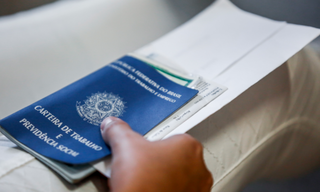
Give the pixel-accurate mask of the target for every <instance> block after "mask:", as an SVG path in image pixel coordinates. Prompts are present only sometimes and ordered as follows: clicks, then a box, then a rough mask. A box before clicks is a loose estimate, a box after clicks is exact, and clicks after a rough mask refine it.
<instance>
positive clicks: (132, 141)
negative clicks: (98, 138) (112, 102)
mask: <svg viewBox="0 0 320 192" xmlns="http://www.w3.org/2000/svg"><path fill="white" fill-rule="evenodd" d="M101 134H102V137H103V139H104V141H105V142H106V143H107V144H108V145H109V146H110V147H111V149H112V167H111V171H112V172H111V178H110V179H109V187H110V190H111V191H112V192H149V191H150V192H208V191H210V189H211V187H212V185H213V178H212V175H211V173H210V172H209V171H208V169H207V167H206V165H205V163H204V159H203V147H202V145H201V144H200V143H199V142H198V141H197V140H195V139H194V138H193V137H191V136H189V135H187V134H181V135H176V136H172V137H170V138H167V139H165V140H161V141H155V142H150V141H147V140H146V139H145V138H143V137H142V136H141V135H139V134H138V133H136V132H134V131H132V129H131V128H130V126H129V125H128V124H127V123H126V122H124V121H122V120H121V119H118V118H115V117H108V118H106V119H105V120H104V121H103V122H102V124H101Z"/></svg>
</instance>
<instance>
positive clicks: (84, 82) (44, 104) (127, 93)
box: [0, 55, 225, 183]
mask: <svg viewBox="0 0 320 192" xmlns="http://www.w3.org/2000/svg"><path fill="white" fill-rule="evenodd" d="M204 87H206V89H204ZM208 89H209V90H211V92H208ZM212 90H214V91H213V92H212ZM223 91H225V88H224V87H223V86H217V85H214V88H212V87H211V88H210V86H209V84H208V83H207V82H204V81H203V80H201V78H200V77H194V76H193V77H192V76H186V75H183V74H179V73H178V72H174V70H172V69H169V68H168V67H166V66H164V65H161V64H159V63H158V62H156V61H155V60H152V58H151V59H150V58H149V59H148V58H141V57H139V56H137V55H127V56H124V57H122V58H120V59H118V60H116V61H114V62H112V63H110V64H109V65H106V66H105V67H103V68H101V69H99V70H97V71H96V72H94V73H92V74H90V75H88V76H86V77H84V78H82V79H80V80H78V81H76V82H74V83H72V84H70V85H68V86H66V87H64V88H62V89H61V90H59V91H57V92H55V93H53V94H51V95H49V96H47V97H45V98H43V99H41V100H39V101H37V102H35V103H33V104H31V105H29V106H27V107H25V108H23V109H21V110H20V111H17V112H16V113H14V114H12V115H10V116H8V117H6V118H4V119H2V120H0V126H1V128H0V130H1V132H2V133H3V134H4V135H5V136H6V137H8V138H9V139H10V140H11V141H13V142H14V143H16V144H17V145H18V146H20V147H21V148H23V149H24V150H26V151H28V152H29V153H31V154H32V155H34V156H35V157H36V158H38V159H39V160H40V161H42V162H44V163H45V164H46V165H48V166H49V167H51V168H52V169H53V170H55V171H56V172H57V173H59V174H60V175H61V176H62V177H64V178H65V179H66V180H67V181H69V182H71V183H75V182H78V181H80V180H81V179H83V178H85V177H86V176H87V175H89V174H91V173H92V172H94V171H95V170H94V168H93V167H92V166H90V165H89V164H88V163H90V162H93V161H97V160H99V159H101V158H103V157H105V156H108V155H110V154H111V151H110V148H109V147H108V146H107V145H106V144H105V143H104V141H103V139H102V137H101V134H100V124H101V122H102V121H103V119H105V118H106V117H109V116H115V117H119V118H121V119H122V120H124V121H126V122H127V123H128V124H129V125H130V126H131V127H132V129H133V130H134V131H136V132H138V133H140V134H141V135H145V136H146V137H147V138H149V139H150V140H157V139H161V138H162V137H163V136H165V134H167V133H168V132H169V131H170V130H172V129H174V127H176V126H178V125H179V124H181V123H182V122H183V121H184V120H185V119H187V118H188V117H189V116H190V115H192V114H194V113H195V112H196V111H197V110H199V109H200V108H201V107H203V106H204V105H205V104H206V103H208V102H209V100H212V99H213V98H215V97H217V96H218V95H220V94H221V93H222V92H223ZM206 92H207V93H208V94H203V93H206ZM198 93H202V95H201V94H198ZM206 97H208V98H209V97H212V98H211V99H210V98H209V100H208V99H207V98H206ZM202 100H206V102H201V101H202ZM190 101H192V102H190ZM197 103H199V104H197ZM201 103H202V104H201ZM195 106H198V107H196V108H197V109H196V108H194V107H195ZM198 108H199V109H198ZM154 128H158V129H154Z"/></svg>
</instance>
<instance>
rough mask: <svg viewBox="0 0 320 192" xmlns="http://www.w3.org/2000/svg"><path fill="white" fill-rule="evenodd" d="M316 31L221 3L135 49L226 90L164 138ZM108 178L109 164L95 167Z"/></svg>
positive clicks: (246, 83) (289, 53)
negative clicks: (168, 62)
mask: <svg viewBox="0 0 320 192" xmlns="http://www.w3.org/2000/svg"><path fill="white" fill-rule="evenodd" d="M319 34H320V30H319V29H315V28H311V27H305V26H298V25H292V24H287V23H285V22H278V21H272V20H269V19H265V18H262V17H260V16H256V15H253V14H250V13H247V12H244V11H241V10H240V9H238V8H237V7H235V6H234V5H233V4H232V3H230V2H229V1H228V0H220V1H217V2H216V3H214V4H213V5H211V6H210V7H208V8H207V9H206V10H205V11H203V12H202V13H201V14H199V15H198V16H196V17H195V18H194V19H192V20H190V21H189V22H187V23H186V24H184V25H183V26H181V27H179V28H178V29H176V30H174V31H173V32H171V33H169V34H168V35H166V36H164V37H162V38H160V39H159V40H157V41H155V42H153V43H151V44H149V45H147V46H145V47H143V48H141V49H139V50H137V53H139V54H142V55H149V54H152V53H156V54H158V55H162V56H164V57H165V58H168V59H170V60H171V61H173V62H175V63H177V64H178V65H179V66H180V68H182V69H184V70H185V71H187V72H190V73H197V74H199V75H201V76H203V77H205V78H207V79H210V80H212V81H214V82H216V83H219V84H222V85H224V86H226V87H227V88H228V90H227V91H226V92H225V93H224V94H222V95H221V96H220V97H218V98H217V99H215V100H214V101H212V102H211V103H210V104H208V105H207V106H206V107H204V108H203V109H201V110H200V111H199V112H197V113H196V114H195V115H194V116H192V117H191V118H190V119H188V120H187V121H185V122H184V123H183V124H181V125H180V126H179V127H178V128H176V129H175V130H174V131H172V132H171V133H170V134H168V135H167V136H166V137H169V136H172V135H174V134H179V133H185V132H187V131H188V130H190V129H191V128H193V127H194V126H195V125H197V124H199V123H200V122H201V121H203V120H204V119H206V118H207V117H208V116H210V115H212V114H213V113H215V112H216V111H218V110H219V109H220V108H222V107H223V106H224V105H226V104H228V103H229V102H231V101H232V100H233V99H235V98H236V97H237V96H239V95H240V94H241V93H243V92H244V91H245V90H247V89H248V88H249V87H250V86H252V85H254V84H255V83H256V82H258V81H259V80H260V79H262V78H263V77H265V76H266V75H267V74H269V73H270V72H272V71H273V70H274V69H276V68H277V67H279V66H280V65H281V64H283V63H284V62H285V61H286V60H288V59H289V58H290V57H291V56H293V55H294V54H295V53H297V52H298V51H299V50H300V49H302V48H303V47H304V46H305V45H306V44H308V43H309V42H310V41H311V40H312V39H314V38H315V37H317V36H318V35H319ZM94 166H95V168H96V169H98V170H99V171H100V172H102V173H104V174H105V175H107V176H109V175H110V170H109V169H108V166H109V163H106V162H101V163H97V164H95V165H94Z"/></svg>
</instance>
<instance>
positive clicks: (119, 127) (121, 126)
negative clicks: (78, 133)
mask: <svg viewBox="0 0 320 192" xmlns="http://www.w3.org/2000/svg"><path fill="white" fill-rule="evenodd" d="M100 129H101V135H102V138H103V140H104V141H105V142H106V143H107V144H108V145H109V146H110V147H111V149H112V152H113V154H114V153H117V151H119V150H124V151H125V150H128V147H129V146H130V145H131V144H132V143H133V142H134V141H138V140H144V138H143V137H142V136H141V135H139V134H138V133H136V132H134V131H133V130H132V129H131V127H130V126H129V125H128V124H127V123H126V122H124V121H122V120H121V119H119V118H116V117H107V118H106V119H104V120H103V122H102V123H101V126H100Z"/></svg>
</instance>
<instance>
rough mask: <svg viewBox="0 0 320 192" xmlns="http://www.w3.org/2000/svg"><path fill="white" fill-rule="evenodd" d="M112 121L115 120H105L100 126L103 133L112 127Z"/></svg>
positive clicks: (108, 118)
mask: <svg viewBox="0 0 320 192" xmlns="http://www.w3.org/2000/svg"><path fill="white" fill-rule="evenodd" d="M112 121H113V120H112V119H111V118H110V117H107V118H105V119H104V120H103V121H102V123H101V126H100V129H101V131H104V130H106V129H107V128H108V127H109V126H110V125H111V123H112Z"/></svg>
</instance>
